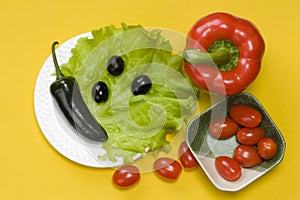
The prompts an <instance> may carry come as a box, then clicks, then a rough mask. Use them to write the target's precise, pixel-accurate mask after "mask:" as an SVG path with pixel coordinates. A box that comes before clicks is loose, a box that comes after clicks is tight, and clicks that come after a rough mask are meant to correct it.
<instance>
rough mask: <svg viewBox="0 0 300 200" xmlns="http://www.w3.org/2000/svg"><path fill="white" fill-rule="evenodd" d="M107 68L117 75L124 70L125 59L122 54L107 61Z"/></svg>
mask: <svg viewBox="0 0 300 200" xmlns="http://www.w3.org/2000/svg"><path fill="white" fill-rule="evenodd" d="M107 70H108V72H109V73H110V74H112V75H114V76H117V75H120V74H121V73H122V72H123V70H124V61H123V58H122V57H121V56H116V55H114V56H112V57H111V58H110V59H109V61H108V63H107Z"/></svg>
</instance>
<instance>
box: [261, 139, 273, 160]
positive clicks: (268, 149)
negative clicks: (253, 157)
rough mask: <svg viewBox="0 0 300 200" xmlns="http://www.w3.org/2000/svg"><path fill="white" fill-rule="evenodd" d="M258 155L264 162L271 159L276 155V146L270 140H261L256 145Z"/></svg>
mask: <svg viewBox="0 0 300 200" xmlns="http://www.w3.org/2000/svg"><path fill="white" fill-rule="evenodd" d="M257 149H258V153H259V155H260V156H261V157H262V158H263V159H266V160H269V159H271V158H273V157H274V156H275V155H276V153H277V149H278V147H277V144H276V142H275V141H274V140H273V139H272V138H263V139H261V140H260V141H259V142H258V144H257Z"/></svg>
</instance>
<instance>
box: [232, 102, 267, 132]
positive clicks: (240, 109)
mask: <svg viewBox="0 0 300 200" xmlns="http://www.w3.org/2000/svg"><path fill="white" fill-rule="evenodd" d="M229 115H230V117H231V118H232V119H233V120H234V121H235V122H236V123H238V124H240V125H241V126H245V127H248V128H254V127H256V126H258V125H259V123H260V122H261V120H262V115H261V113H260V112H259V111H258V110H256V109H255V108H253V107H251V106H248V105H244V104H237V105H234V106H232V107H231V108H230V109H229Z"/></svg>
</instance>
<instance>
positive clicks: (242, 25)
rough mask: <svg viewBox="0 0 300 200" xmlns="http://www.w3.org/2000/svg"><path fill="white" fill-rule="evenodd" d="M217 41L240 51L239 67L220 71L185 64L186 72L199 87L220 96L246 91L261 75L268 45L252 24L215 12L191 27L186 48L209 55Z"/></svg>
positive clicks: (237, 65)
mask: <svg viewBox="0 0 300 200" xmlns="http://www.w3.org/2000/svg"><path fill="white" fill-rule="evenodd" d="M218 40H227V41H229V42H231V43H233V44H234V45H235V46H236V47H237V48H238V51H239V56H238V60H237V64H236V66H235V67H234V68H233V69H231V70H229V71H220V70H218V69H217V68H215V67H212V66H211V65H209V64H205V63H204V64H203V63H201V64H195V63H194V64H192V63H189V62H187V61H185V62H184V66H185V70H186V71H187V74H188V75H189V76H190V78H191V80H192V81H193V82H194V83H195V85H197V86H198V87H199V88H202V89H204V90H206V91H208V92H211V93H217V94H220V95H226V96H230V95H234V94H237V93H239V92H241V91H243V90H244V89H245V88H246V87H247V86H248V85H249V84H250V83H251V82H252V81H253V80H254V79H255V78H256V77H257V75H258V73H259V71H260V67H261V60H262V57H263V54H264V50H265V43H264V40H263V38H262V36H261V34H260V33H259V32H258V30H257V29H256V27H255V26H254V25H253V24H252V23H251V22H249V21H247V20H245V19H241V18H238V17H235V16H233V15H230V14H227V13H213V14H210V15H208V16H206V17H204V18H202V19H200V20H199V21H198V22H196V23H195V25H194V26H193V27H192V28H191V30H190V32H189V34H188V39H187V43H186V49H189V48H192V49H196V50H199V51H203V52H206V51H207V50H208V49H209V48H210V47H211V45H212V44H213V43H214V42H215V41H218Z"/></svg>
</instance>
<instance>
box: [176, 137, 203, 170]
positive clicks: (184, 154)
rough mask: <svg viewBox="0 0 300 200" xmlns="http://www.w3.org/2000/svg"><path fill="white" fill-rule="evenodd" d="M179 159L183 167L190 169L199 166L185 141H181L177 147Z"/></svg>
mask: <svg viewBox="0 0 300 200" xmlns="http://www.w3.org/2000/svg"><path fill="white" fill-rule="evenodd" d="M179 159H180V162H181V164H182V165H183V167H184V168H185V169H187V170H191V169H194V168H196V167H198V166H199V163H198V161H197V160H196V158H195V157H194V155H193V154H192V152H191V150H190V149H189V147H188V146H187V144H186V142H182V143H181V145H180V147H179Z"/></svg>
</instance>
